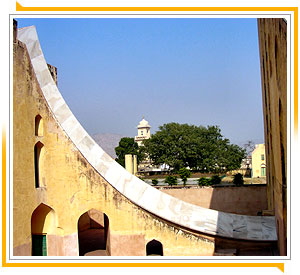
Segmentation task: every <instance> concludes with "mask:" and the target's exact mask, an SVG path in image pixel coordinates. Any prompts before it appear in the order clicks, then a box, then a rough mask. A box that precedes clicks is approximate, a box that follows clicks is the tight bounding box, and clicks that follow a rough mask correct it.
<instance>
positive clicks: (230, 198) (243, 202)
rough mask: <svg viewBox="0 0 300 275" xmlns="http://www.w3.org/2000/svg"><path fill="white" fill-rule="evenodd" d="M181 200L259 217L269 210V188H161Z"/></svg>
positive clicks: (257, 186)
mask: <svg viewBox="0 0 300 275" xmlns="http://www.w3.org/2000/svg"><path fill="white" fill-rule="evenodd" d="M159 190H160V191H162V192H164V193H167V194H169V195H171V196H174V197H176V198H178V199H180V200H183V201H186V202H189V203H192V204H195V205H199V206H201V207H204V208H210V209H214V210H218V211H222V212H228V213H235V214H241V215H251V216H257V214H258V212H262V210H265V209H267V186H266V185H265V184H260V185H247V186H238V187H235V186H224V187H223V186H222V187H221V186H220V187H216V188H212V187H203V188H198V187H192V188H159Z"/></svg>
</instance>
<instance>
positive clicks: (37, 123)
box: [34, 115, 44, 137]
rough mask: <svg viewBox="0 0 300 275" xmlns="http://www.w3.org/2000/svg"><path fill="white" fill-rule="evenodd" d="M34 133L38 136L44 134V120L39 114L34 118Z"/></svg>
mask: <svg viewBox="0 0 300 275" xmlns="http://www.w3.org/2000/svg"><path fill="white" fill-rule="evenodd" d="M34 134H35V135H36V136H38V137H41V136H43V135H44V122H43V119H42V117H41V116H40V115H37V116H36V117H35V120H34Z"/></svg>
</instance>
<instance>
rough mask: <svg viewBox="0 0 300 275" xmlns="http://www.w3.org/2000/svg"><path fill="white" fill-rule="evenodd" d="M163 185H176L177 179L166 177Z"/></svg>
mask: <svg viewBox="0 0 300 275" xmlns="http://www.w3.org/2000/svg"><path fill="white" fill-rule="evenodd" d="M165 183H167V184H168V185H170V186H173V185H177V177H176V176H167V177H166V178H165Z"/></svg>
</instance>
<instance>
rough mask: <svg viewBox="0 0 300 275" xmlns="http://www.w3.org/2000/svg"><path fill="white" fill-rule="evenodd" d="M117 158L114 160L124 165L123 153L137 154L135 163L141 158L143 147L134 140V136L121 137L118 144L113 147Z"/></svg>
mask: <svg viewBox="0 0 300 275" xmlns="http://www.w3.org/2000/svg"><path fill="white" fill-rule="evenodd" d="M115 152H116V155H117V158H116V159H115V160H116V162H118V163H119V164H121V165H122V166H123V167H125V155H126V154H132V155H137V163H139V162H140V161H142V160H143V158H144V153H143V149H142V148H140V147H139V146H138V144H137V143H136V142H135V141H134V138H129V137H123V138H121V140H120V142H119V146H117V147H116V148H115Z"/></svg>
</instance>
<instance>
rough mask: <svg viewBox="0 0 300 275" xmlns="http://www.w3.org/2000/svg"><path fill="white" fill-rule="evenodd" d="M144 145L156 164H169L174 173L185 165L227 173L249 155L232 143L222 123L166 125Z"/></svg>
mask: <svg viewBox="0 0 300 275" xmlns="http://www.w3.org/2000/svg"><path fill="white" fill-rule="evenodd" d="M144 145H145V146H144V149H145V153H146V154H148V155H149V157H150V159H151V160H152V161H153V163H154V164H155V165H160V164H167V165H169V166H170V170H171V171H172V172H174V173H175V172H178V171H179V170H180V168H183V167H189V168H190V169H192V170H193V171H199V172H202V173H221V172H222V173H223V172H226V171H231V170H235V169H238V168H240V165H241V161H242V159H243V158H244V157H245V150H244V149H242V148H241V147H239V146H237V145H234V144H230V142H229V140H228V139H226V138H224V137H223V136H222V135H221V130H220V128H219V127H218V126H207V127H203V126H199V127H198V126H195V125H188V124H179V123H174V122H173V123H168V124H164V125H163V126H160V127H159V131H157V132H156V133H155V134H154V135H152V137H151V138H150V139H148V140H145V141H144Z"/></svg>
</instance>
